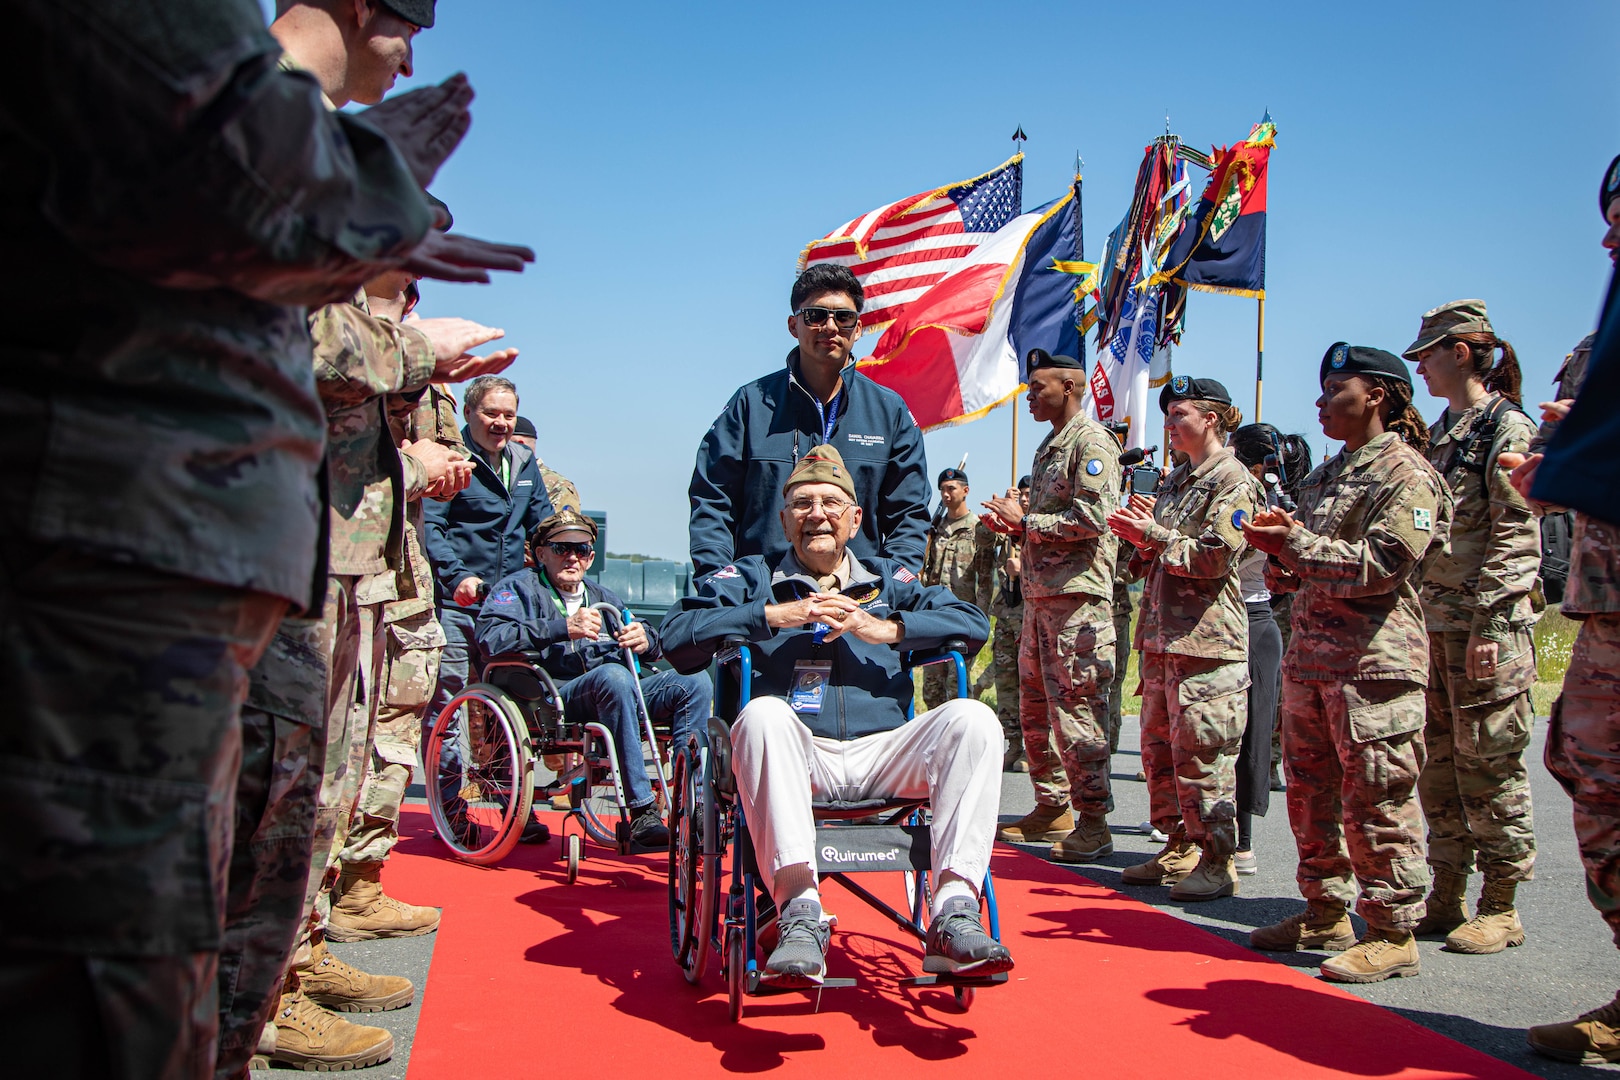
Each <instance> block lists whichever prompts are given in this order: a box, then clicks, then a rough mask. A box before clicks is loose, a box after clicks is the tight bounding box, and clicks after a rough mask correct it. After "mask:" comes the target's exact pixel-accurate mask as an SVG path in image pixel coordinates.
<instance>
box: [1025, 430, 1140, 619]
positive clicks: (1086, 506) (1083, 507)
mask: <svg viewBox="0 0 1620 1080" xmlns="http://www.w3.org/2000/svg"><path fill="white" fill-rule="evenodd" d="M1119 488H1120V467H1119V443H1118V442H1117V441H1116V440H1115V439H1114V437H1113V436H1112V435H1110V434H1109V433H1108V429H1107V428H1105V427H1103V426H1102V425H1101V424H1099V423H1097V421H1095V420H1091V419H1089V418H1087V417H1086V416H1085V415H1084V414H1077V415H1075V416H1074V417H1073V418H1072V419H1071V420H1070V421H1069V422H1068V423H1067V424H1064V425H1063V427H1062V428H1061V429H1059V430H1057V431H1054V432H1052V433H1051V434H1050V435H1048V436H1047V437H1046V438H1044V439H1042V440H1041V445H1040V446H1039V447H1037V448H1036V450H1035V463H1034V465H1033V466H1032V467H1031V469H1030V489H1029V513H1028V514H1027V515H1025V517H1024V558H1023V563H1024V570H1023V579H1024V598H1025V599H1026V600H1027V599H1031V598H1036V597H1043V596H1061V595H1063V594H1065V593H1084V594H1086V595H1088V596H1095V597H1097V598H1098V599H1099V600H1111V599H1112V598H1113V595H1114V558H1115V554H1116V552H1117V551H1118V547H1119V541H1118V540H1117V539H1116V538H1115V536H1114V534H1113V533H1111V532H1109V531H1108V515H1109V514H1111V513H1113V512H1114V510H1115V509H1116V508H1117V507H1118V506H1119Z"/></svg>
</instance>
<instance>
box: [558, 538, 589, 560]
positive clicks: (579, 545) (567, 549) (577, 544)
mask: <svg viewBox="0 0 1620 1080" xmlns="http://www.w3.org/2000/svg"><path fill="white" fill-rule="evenodd" d="M546 547H548V548H550V549H551V553H552V554H553V555H556V556H559V557H561V558H564V559H566V558H567V557H568V556H570V555H578V556H579V557H580V558H581V559H584V560H586V561H589V560H591V559H594V558H595V557H596V545H595V544H592V543H590V542H589V541H583V540H582V541H574V542H572V543H567V542H563V541H560V540H552V541H550V542H549V543H547V544H546Z"/></svg>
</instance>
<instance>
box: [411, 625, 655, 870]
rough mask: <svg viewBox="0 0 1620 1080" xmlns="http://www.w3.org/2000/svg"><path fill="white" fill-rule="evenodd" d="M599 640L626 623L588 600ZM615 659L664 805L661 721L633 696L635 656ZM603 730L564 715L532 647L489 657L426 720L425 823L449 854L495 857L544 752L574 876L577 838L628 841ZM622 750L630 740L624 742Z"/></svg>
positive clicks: (517, 819) (512, 830) (526, 805)
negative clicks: (558, 795) (475, 676)
mask: <svg viewBox="0 0 1620 1080" xmlns="http://www.w3.org/2000/svg"><path fill="white" fill-rule="evenodd" d="M593 610H595V611H597V612H599V613H600V614H601V616H602V632H601V634H600V635H599V637H598V640H601V641H612V640H614V639H615V638H616V637H617V634H618V632H619V631H620V630H621V629H623V628H624V626H625V625H626V623H627V617H626V615H625V613H623V612H621V611H620V610H619V609H618V608H616V607H614V606H613V605H611V604H596V605H594V608H593ZM623 653H624V657H623V659H624V665H625V667H627V668H629V669H630V671H631V673H632V674H634V675H635V676H637V677H636V678H635V679H633V680H631V681H632V682H633V683H634V684H635V704H636V715H637V718H638V721H639V727H640V732H641V736H642V739H643V740H645V742H646V744H647V746H648V747H649V748H650V751H651V755H652V760H651V762H650V763H649V768H648V771H649V775H650V777H651V778H652V779H653V783H654V790H655V792H656V793H657V794H658V796H659V797H660V798H661V799H662V802H663V805H664V806H666V807H667V806H669V804H670V792H669V787H668V783H667V781H666V779H665V777H666V772H665V766H664V763H665V761H666V760H667V759H668V744H669V741H670V733H669V729H668V727H667V726H665V725H655V724H654V723H653V721H652V718H651V716H650V715H649V713H648V710H647V702H646V699H645V698H644V697H643V696H642V692H641V685H640V675H641V664H640V660H639V658H638V657H637V656H636V654H635V653H634V652H633V651H632V650H631V649H630V648H628V647H626V648H624V650H623ZM618 749H619V748H618V747H617V746H616V745H615V744H614V738H613V733H612V732H611V731H609V730H608V729H607V728H606V727H605V726H603V725H602V724H600V723H597V722H595V721H590V722H579V721H577V720H570V719H569V718H568V716H567V715H566V713H565V711H564V709H563V697H562V693H561V691H560V690H559V689H558V687H557V684H556V682H555V681H554V680H553V679H552V677H551V676H550V675H549V674H548V673H547V672H546V670H545V668H543V667H541V666H540V663H539V658H538V654H535V653H511V654H507V655H504V656H496V657H494V658H492V659H491V660H489V662H488V663H486V664H485V665H484V669H483V673H482V678H481V681H479V682H477V683H474V684H472V685H471V686H468V687H466V688H465V689H464V690H462V691H461V693H459V694H457V695H456V696H455V697H454V698H452V699H451V700H450V701H449V702H448V703H446V705H445V706H444V708H443V709H441V710H440V712H439V715H438V718H437V719H436V720H435V721H434V724H433V729H432V731H431V733H430V734H429V736H428V740H427V745H426V746H424V747H423V754H422V760H423V762H424V765H425V769H424V772H425V774H426V778H427V783H426V787H427V797H428V799H427V801H428V809H429V812H430V813H431V814H432V817H433V826H434V829H435V830H436V831H437V832H438V834H439V837H440V839H442V840H443V841H444V842H445V843H446V844H447V845H449V847H450V849H451V850H452V851H454V852H455V853H456V855H457V856H458V857H459V858H462V859H464V860H466V861H467V862H471V863H476V864H479V865H490V864H493V863H497V862H500V861H501V860H502V859H504V858H505V857H506V856H507V855H508V854H510V853H511V851H512V849H513V848H514V847H516V846H517V844H518V841H519V840H520V839H521V838H522V835H523V830H524V828H525V826H526V825H527V824H528V822H529V819H530V811H531V807H532V805H533V800H534V797H535V794H536V792H535V785H534V774H535V772H536V770H537V769H538V768H539V767H540V765H541V764H542V759H544V758H547V757H560V758H562V759H563V763H564V767H563V769H562V770H561V771H560V772H559V773H558V775H557V779H556V781H555V782H554V783H553V784H552V785H550V787H549V790H558V789H560V790H562V791H564V792H566V793H567V797H568V809H567V816H566V817H565V818H564V820H563V827H562V832H561V843H562V847H563V852H564V855H565V857H566V859H567V862H568V881H569V882H570V883H572V882H573V881H574V880H575V879H576V878H577V877H578V876H579V864H580V860H581V859H583V858H585V855H586V848H585V840H586V839H587V838H589V839H591V840H594V841H595V842H596V843H598V844H601V845H603V846H605V847H611V848H615V849H616V850H617V851H618V852H619V854H621V855H623V854H626V853H628V852H629V850H630V832H629V812H628V807H627V805H626V801H625V784H624V781H623V779H622V777H621V776H620V772H619V753H618ZM626 749H628V750H630V751H631V752H636V751H637V749H638V748H636V747H627V748H626Z"/></svg>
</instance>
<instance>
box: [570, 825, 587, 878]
mask: <svg viewBox="0 0 1620 1080" xmlns="http://www.w3.org/2000/svg"><path fill="white" fill-rule="evenodd" d="M584 852H585V840H584V838H583V837H581V836H580V835H579V833H569V834H568V884H570V885H572V884H573V883H574V882H576V881H578V880H579V860H580V856H581V855H583V854H584Z"/></svg>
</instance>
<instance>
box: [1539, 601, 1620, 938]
mask: <svg viewBox="0 0 1620 1080" xmlns="http://www.w3.org/2000/svg"><path fill="white" fill-rule="evenodd" d="M1547 770H1548V771H1549V772H1551V773H1552V774H1553V775H1554V776H1556V777H1557V778H1558V782H1559V783H1560V784H1562V785H1563V786H1564V790H1565V791H1567V792H1569V795H1570V798H1571V799H1573V800H1574V801H1575V840H1576V842H1577V843H1579V844H1580V848H1581V862H1582V863H1583V864H1584V865H1585V867H1586V897H1587V899H1588V900H1590V901H1592V906H1593V907H1595V908H1597V910H1598V914H1600V915H1602V916H1603V919H1604V921H1605V922H1607V923H1608V924H1609V929H1610V931H1611V932H1612V934H1613V935H1614V942H1615V944H1616V945H1620V614H1614V613H1609V614H1603V615H1588V616H1587V617H1586V621H1585V622H1583V623H1582V624H1581V631H1580V634H1579V635H1578V636H1577V637H1576V638H1575V649H1574V652H1573V653H1572V655H1571V656H1570V661H1569V670H1568V672H1567V673H1566V674H1565V675H1564V692H1563V693H1562V694H1561V695H1560V696H1559V698H1558V701H1557V702H1556V703H1555V704H1554V705H1553V710H1552V725H1551V727H1550V729H1549V730H1548V732H1547Z"/></svg>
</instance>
